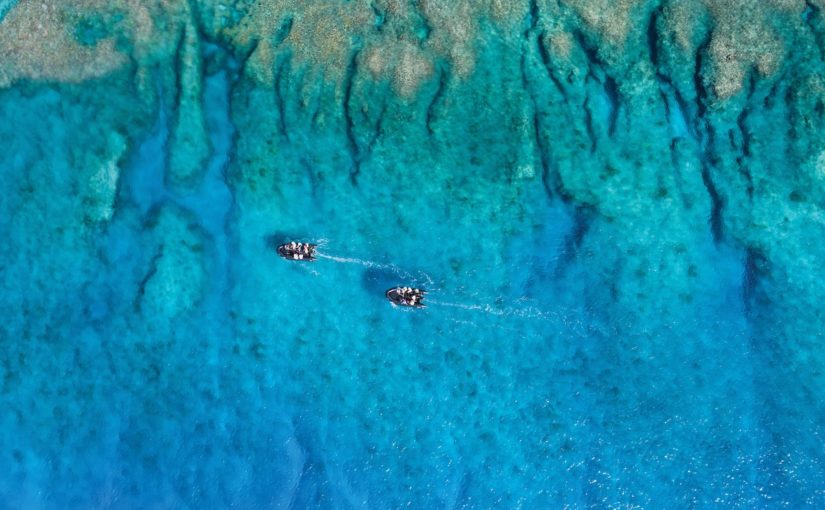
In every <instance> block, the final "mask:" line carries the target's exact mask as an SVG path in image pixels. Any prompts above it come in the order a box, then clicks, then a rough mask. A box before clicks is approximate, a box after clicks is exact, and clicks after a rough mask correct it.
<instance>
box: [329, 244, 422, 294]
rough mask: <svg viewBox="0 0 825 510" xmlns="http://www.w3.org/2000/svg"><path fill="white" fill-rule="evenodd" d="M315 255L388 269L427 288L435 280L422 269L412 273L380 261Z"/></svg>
mask: <svg viewBox="0 0 825 510" xmlns="http://www.w3.org/2000/svg"><path fill="white" fill-rule="evenodd" d="M315 256H316V257H318V258H323V259H327V260H332V261H333V262H341V263H343V264H358V265H360V266H364V267H368V268H370V269H381V270H384V271H390V272H392V273H393V274H395V275H396V276H398V277H399V278H402V279H404V280H405V281H408V282H410V283H411V284H414V285H418V284H423V286H425V287H426V288H427V290H430V289H432V288H433V287H434V286H435V281H434V280H433V279H432V278H431V277H430V275H428V274H427V273H425V272H423V271H418V272H417V273H415V274H414V273H410V272H409V271H405V270H403V269H401V268H400V267H398V266H396V265H393V264H383V263H381V262H374V261H372V260H364V259H359V258H354V257H336V256H334V255H327V254H326V253H319V252H315Z"/></svg>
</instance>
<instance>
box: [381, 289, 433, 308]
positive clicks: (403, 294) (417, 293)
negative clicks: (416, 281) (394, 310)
mask: <svg viewBox="0 0 825 510" xmlns="http://www.w3.org/2000/svg"><path fill="white" fill-rule="evenodd" d="M426 293H427V291H426V290H424V289H416V288H414V287H393V288H391V289H390V290H388V291H387V292H386V293H385V296H387V299H389V300H390V302H391V303H392V304H394V305H398V306H412V307H415V308H424V307H425V306H426V305H425V304H424V303H422V302H421V301H422V300H423V299H424V295H425V294H426Z"/></svg>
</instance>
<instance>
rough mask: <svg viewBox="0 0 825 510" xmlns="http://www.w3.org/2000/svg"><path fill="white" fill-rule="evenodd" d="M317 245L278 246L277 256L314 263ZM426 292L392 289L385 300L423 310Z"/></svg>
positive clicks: (293, 243) (410, 288)
mask: <svg viewBox="0 0 825 510" xmlns="http://www.w3.org/2000/svg"><path fill="white" fill-rule="evenodd" d="M316 248H317V245H315V244H311V243H296V242H295V241H291V242H289V243H285V244H282V245H280V246H278V255H280V256H281V257H283V258H285V259H287V260H301V261H314V260H315V249H316ZM426 293H427V291H425V290H423V289H417V288H414V287H393V288H391V289H389V290H388V291H387V292H386V294H385V295H386V296H387V299H389V300H390V302H391V303H393V304H396V305H399V306H412V307H415V308H423V307H424V306H425V305H424V304H423V303H422V300H423V299H424V294H426Z"/></svg>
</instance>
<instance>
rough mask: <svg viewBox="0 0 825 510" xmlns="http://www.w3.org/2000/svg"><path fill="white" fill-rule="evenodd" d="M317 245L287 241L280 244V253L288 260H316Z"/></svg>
mask: <svg viewBox="0 0 825 510" xmlns="http://www.w3.org/2000/svg"><path fill="white" fill-rule="evenodd" d="M316 247H317V245H315V244H310V243H296V242H294V241H293V242H291V243H286V244H282V245H280V246H278V255H280V256H281V257H283V258H285V259H287V260H301V261H308V262H312V261H314V260H315V248H316Z"/></svg>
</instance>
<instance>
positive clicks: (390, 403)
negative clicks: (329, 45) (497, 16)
mask: <svg viewBox="0 0 825 510" xmlns="http://www.w3.org/2000/svg"><path fill="white" fill-rule="evenodd" d="M0 7H2V5H0ZM806 12H807V11H806ZM1 13H2V9H0V16H2V14H1ZM817 13H818V11H817ZM528 14H529V13H528ZM806 15H807V14H806ZM817 15H818V14H817ZM798 20H799V23H800V24H801V25H804V23H805V21H806V19H805V18H803V17H799V18H798ZM0 27H2V25H0ZM521 28H522V29H523V30H524V32H523V34H522V33H521V32H519V33H517V34H515V35H513V36H512V37H511V36H507V35H505V34H499V33H497V32H496V30H497V29H496V28H495V27H487V30H488V35H490V34H492V35H490V36H489V37H487V36H485V38H484V39H483V43H482V42H480V43H479V44H478V47H477V51H478V55H477V57H476V59H477V62H476V68H475V70H474V72H473V74H472V75H471V76H469V77H467V78H464V79H458V78H456V77H454V76H453V75H452V74H451V71H450V70H449V68H448V65H447V64H446V63H441V64H440V65H441V66H442V67H439V72H438V73H435V74H434V75H433V77H432V79H431V80H429V81H426V82H425V83H424V84H423V85H422V90H421V91H420V93H419V94H418V95H417V96H415V97H414V98H412V99H409V98H408V99H399V98H398V97H396V95H395V92H393V91H392V90H391V88H390V86H389V85H388V84H387V83H383V82H380V81H379V82H377V84H376V83H373V82H370V81H369V79H368V78H365V77H364V76H363V74H358V69H357V66H358V64H359V63H361V64H363V63H362V62H360V61H358V60H357V59H355V60H354V64H351V65H350V66H349V70H350V71H352V72H355V77H354V78H353V77H352V76H350V78H349V79H350V81H349V84H348V85H345V86H344V87H342V88H336V87H335V86H334V84H330V83H329V82H327V81H325V80H324V79H322V78H317V77H316V78H313V79H312V80H311V81H310V82H309V83H310V85H309V86H307V85H306V81H305V79H304V78H303V77H302V75H301V70H300V69H297V68H296V69H292V68H291V67H290V66H291V64H290V60H289V59H290V57H289V54H287V55H286V56H283V57H282V58H281V60H277V61H276V63H275V65H276V68H278V69H282V72H283V74H282V75H281V76H282V77H281V78H279V79H277V80H276V82H275V83H276V85H275V87H274V89H273V88H269V87H265V86H262V85H261V84H259V83H257V82H255V81H254V80H252V79H250V78H249V77H248V75H247V74H246V70H245V67H244V66H245V61H244V60H243V59H244V54H243V52H240V51H238V52H233V51H232V50H231V49H227V48H226V47H223V46H221V45H220V44H218V43H217V42H216V41H207V38H206V36H203V38H204V40H203V41H202V46H201V47H200V49H199V51H200V57H199V58H201V59H202V63H201V71H200V72H202V74H203V76H202V80H201V84H202V88H201V91H200V93H199V94H197V102H198V104H199V105H200V106H199V108H196V109H192V108H191V105H189V106H187V99H186V97H185V96H186V94H183V93H182V92H181V91H182V90H183V89H182V86H181V85H180V84H179V83H178V84H177V85H176V82H175V81H174V80H171V81H170V80H168V79H165V78H164V70H163V69H161V68H155V69H151V70H150V73H149V74H148V78H147V77H143V78H141V79H143V80H144V82H147V83H149V84H150V85H149V86H148V88H147V89H148V90H149V93H148V96H147V97H148V98H147V97H142V96H140V94H139V93H138V91H137V88H136V86H135V80H136V78H135V76H134V72H133V71H134V69H127V70H124V71H118V72H114V73H112V74H110V75H107V76H104V77H101V78H95V79H89V80H86V81H84V82H83V83H59V82H56V81H38V80H20V81H18V82H16V83H15V84H14V85H12V86H9V87H7V88H5V89H2V90H0V140H3V145H4V147H3V150H2V152H0V178H2V180H1V181H0V186H2V194H0V196H1V197H2V198H1V199H0V233H2V237H3V238H4V239H5V242H3V243H0V286H2V298H0V299H1V300H2V302H1V303H0V313H2V315H0V317H3V321H2V322H3V323H2V324H0V342H2V347H1V348H0V410H2V412H0V467H1V468H2V469H0V507H2V508H49V509H51V508H192V509H195V508H198V509H200V508H203V509H207V508H468V509H469V508H711V507H713V508H719V507H722V508H819V507H822V506H824V505H825V454H823V452H824V451H825V448H823V437H822V434H823V432H825V406H824V405H823V404H822V402H823V400H822V396H823V394H824V393H823V390H825V378H823V375H822V374H823V367H825V355H823V352H825V351H823V344H822V342H821V340H822V330H821V329H820V326H821V325H822V321H823V318H822V315H821V311H820V310H821V309H817V307H816V306H811V305H810V303H812V302H813V303H816V297H817V296H821V292H823V291H822V290H821V289H822V286H821V283H820V282H819V281H818V276H819V275H821V266H819V265H818V263H819V262H820V261H821V259H822V257H823V252H822V248H821V246H820V245H821V242H819V241H820V237H818V234H820V233H822V226H821V225H822V222H821V219H820V216H819V215H820V214H821V209H820V208H821V206H822V202H821V197H822V194H821V189H822V185H821V183H820V182H819V181H817V180H816V176H813V177H812V176H811V175H809V174H804V172H805V171H806V170H804V169H805V168H807V167H804V165H803V164H802V163H801V162H802V161H807V160H808V159H810V156H811V155H814V156H815V155H816V151H817V150H819V146H818V145H817V144H818V143H820V142H818V141H817V139H818V138H819V136H820V135H822V134H823V132H825V131H823V125H824V124H823V112H822V109H821V105H822V102H821V99H820V100H819V101H820V102H819V103H818V104H819V106H817V103H816V97H820V98H821V97H822V96H821V94H822V92H821V90H820V89H815V88H812V89H811V90H814V92H811V94H814V95H815V94H820V96H816V97H814V99H810V97H811V96H810V95H808V96H806V97H807V98H806V99H802V98H800V97H799V96H801V95H803V94H801V93H800V94H799V95H798V96H797V95H795V94H797V91H799V90H802V89H801V85H798V83H802V82H804V80H803V79H802V78H800V79H799V80H798V81H794V79H793V78H792V77H789V76H788V75H778V77H776V78H773V79H772V80H768V79H765V80H763V81H759V82H758V83H757V82H756V81H754V83H753V84H752V85H751V87H752V90H751V91H750V92H748V94H749V97H748V99H747V101H746V102H747V104H755V105H758V106H747V105H746V106H743V107H741V108H740V109H739V110H737V111H738V112H739V115H738V116H735V117H734V118H732V119H731V118H728V117H729V114H728V113H727V112H726V111H724V110H721V111H716V112H710V113H707V114H706V113H705V112H704V111H703V109H705V108H707V105H706V104H705V103H704V102H703V99H702V98H701V94H700V93H699V92H698V91H694V92H693V94H694V95H696V96H697V97H698V99H696V105H693V104H692V103H691V104H689V105H686V104H684V103H685V101H686V100H685V98H684V95H685V94H686V93H684V92H682V93H681V94H680V93H679V92H678V91H679V87H681V86H682V85H680V83H679V79H680V78H679V76H678V72H677V71H673V72H672V75H673V77H672V81H671V80H667V79H664V78H662V77H661V76H660V82H657V83H656V84H655V86H652V87H653V88H652V89H651V90H653V91H654V93H653V95H652V96H651V97H653V98H654V100H649V101H648V99H647V96H644V94H642V95H641V97H642V99H639V97H636V98H635V99H631V98H629V97H626V96H625V95H627V94H629V92H628V91H627V89H626V88H621V90H620V91H618V92H617V91H616V90H615V89H614V87H615V86H616V84H615V82H614V83H613V85H611V80H612V79H613V78H610V76H608V75H606V74H605V71H604V70H603V69H601V68H600V66H599V64H598V62H597V61H595V63H590V64H585V65H586V66H588V65H589V66H591V69H590V71H588V73H589V74H587V76H584V75H583V74H582V75H576V76H575V77H569V78H567V79H566V81H565V82H564V83H563V84H561V85H560V86H558V84H556V85H554V84H553V80H551V79H550V77H548V70H549V72H550V73H551V74H552V66H549V67H547V62H546V60H545V58H546V56H545V55H543V54H542V51H541V47H540V46H534V45H533V43H532V41H534V40H535V36H536V35H537V32H538V28H536V25H535V23H533V24H532V25H531V23H530V16H529V15H528V16H527V18H526V21H525V22H524V23H523V26H521ZM522 36H524V38H525V40H526V41H527V42H522V41H521V39H522ZM582 37H584V36H582ZM646 37H647V35H646V34H642V40H645V38H646ZM800 37H802V36H800ZM800 40H802V39H800ZM805 40H806V41H807V39H805ZM513 41H515V42H513ZM521 44H524V46H519V45H521ZM645 44H647V42H645ZM654 44H655V43H654ZM662 44H664V43H662ZM799 44H801V43H799ZM582 45H583V48H584V49H587V44H586V43H582ZM514 48H515V49H514ZM811 48H814V49H810V48H809V49H810V51H811V52H812V53H810V54H805V53H804V52H803V51H802V50H800V55H801V56H798V57H795V58H797V60H793V59H791V60H789V63H788V64H787V66H788V67H787V68H788V69H789V70H790V71H789V72H792V73H797V75H800V73H801V72H802V71H800V69H801V68H802V67H806V66H807V63H811V66H810V67H812V68H813V67H815V66H813V63H814V61H815V59H814V57H811V55H815V54H816V52H815V46H811ZM582 51H584V50H582ZM584 53H586V52H584ZM584 53H582V55H583V56H582V58H585V56H584ZM247 56H248V55H247ZM588 58H593V57H592V55H591V56H590V57H588ZM661 58H662V59H663V60H664V58H665V57H661ZM789 58H790V57H789ZM655 60H656V59H654V61H655ZM815 63H816V64H817V65H818V66H819V68H821V64H822V62H821V57H820V59H819V60H818V61H815ZM654 64H655V62H654ZM662 66H664V64H662ZM353 67H354V68H355V69H354V70H353V69H352V68H353ZM675 67H676V66H675V64H674V68H675ZM699 67H701V64H700V65H699ZM700 70H701V69H700ZM184 72H185V71H181V70H180V69H176V70H175V73H176V76H180V75H181V74H182V73H184ZM662 72H663V73H664V71H662ZM697 72H698V71H697ZM816 72H818V71H811V76H813V75H815V73H816ZM439 76H440V78H439ZM571 76H572V75H571ZM816 76H819V75H816ZM302 80H303V81H302ZM700 80H701V78H700ZM754 80H756V79H754ZM811 80H814V79H813V78H811ZM683 81H687V82H690V79H686V80H683ZM804 83H808V82H804ZM557 86H558V87H557ZM622 87H624V85H622ZM617 97H618V99H617ZM777 97H779V98H781V99H776V98H777ZM740 99H741V98H740ZM692 100H693V99H692V98H691V101H692ZM738 100H739V99H736V101H738ZM742 101H745V100H742ZM805 101H809V102H810V103H811V105H810V108H809V109H808V110H804V108H805V107H806V105H808V103H806V102H805ZM800 105H802V106H800ZM803 110H804V111H803ZM200 112H202V117H199V115H200ZM714 115H716V117H714ZM199 119H200V120H199ZM201 121H202V124H203V125H202V129H201V131H202V132H203V133H205V138H204V139H199V138H198V134H197V133H198V132H199V131H198V129H200V128H198V127H197V125H198V124H197V123H198V122H201ZM731 125H735V126H738V127H737V130H736V131H735V132H734V130H733V129H732V128H731V129H730V130H729V134H728V129H729V128H730V126H731ZM192 126H195V127H192ZM719 133H725V135H724V136H722V135H721V134H719ZM720 139H721V140H722V142H720V141H719V140H720ZM193 140H194V141H193ZM728 140H730V143H729V145H726V146H725V147H723V148H720V146H721V145H723V144H728ZM199 144H200V145H199ZM714 144H715V145H714ZM820 145H821V144H820ZM199 147H200V148H199ZM203 147H205V149H203V150H201V149H202V148H203ZM743 147H744V148H743ZM777 147H778V148H779V149H777ZM777 153H779V154H781V157H779V156H777V155H776V154H777ZM823 154H825V152H823ZM737 158H745V159H747V158H750V159H751V160H753V161H754V162H753V163H752V164H750V163H748V164H744V165H743V164H742V161H740V160H738V159H737ZM734 161H735V162H737V164H738V165H739V166H735V165H734V163H733V162H734ZM735 168H740V169H741V168H746V169H749V170H751V171H752V172H753V177H749V179H750V182H751V187H752V188H755V190H756V191H754V190H753V189H751V190H750V195H751V198H750V202H748V201H747V200H745V199H742V201H740V198H738V197H742V196H745V195H746V192H745V189H746V188H747V184H746V182H745V179H744V177H742V176H741V175H740V173H739V172H737V171H736V170H735ZM191 169H194V170H191ZM577 179H578V180H577ZM651 183H653V184H651ZM786 189H787V190H794V191H793V192H797V191H798V190H801V191H798V192H799V193H804V195H805V196H804V197H803V199H801V200H800V199H799V195H793V192H790V191H789V192H788V193H786V192H785V191H786ZM789 193H790V194H789ZM720 197H721V198H720ZM754 197H755V198H754ZM788 197H790V198H788ZM746 203H747V204H750V205H746ZM737 208H738V209H737ZM803 208H804V209H803ZM766 210H767V211H768V212H767V213H766V212H764V211H766ZM780 216H784V222H783V221H781V219H777V220H776V221H777V224H779V225H780V226H779V227H775V225H774V224H769V222H767V221H763V220H761V219H760V218H764V217H771V218H774V217H780ZM783 224H784V225H786V226H782V225H783ZM790 224H793V226H790ZM766 225H767V226H766ZM772 228H776V229H777V230H774V231H771V229H772ZM766 231H767V232H768V233H767V234H764V233H765V232H766ZM743 232H744V233H743ZM763 234H764V237H759V236H762V235H763ZM749 236H753V237H749ZM765 239H767V241H766V240H765ZM287 240H309V241H312V242H317V243H318V244H319V245H320V248H319V252H320V258H319V260H318V261H317V262H315V263H313V264H296V263H289V262H286V261H284V260H282V259H280V258H279V257H278V256H277V255H276V253H275V250H274V248H275V246H277V245H278V244H280V243H281V242H284V241H287ZM783 257H787V258H783ZM789 260H790V262H789ZM399 284H406V285H416V286H421V287H424V288H426V289H428V290H429V291H430V293H429V294H428V297H427V301H428V303H429V306H428V307H427V308H426V309H423V310H405V309H399V308H394V307H392V306H391V305H390V304H389V303H388V302H386V300H385V299H384V296H383V293H384V291H385V290H386V289H387V288H389V287H391V286H395V285H399Z"/></svg>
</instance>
